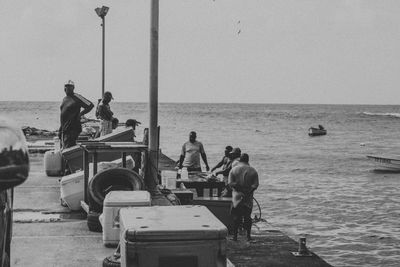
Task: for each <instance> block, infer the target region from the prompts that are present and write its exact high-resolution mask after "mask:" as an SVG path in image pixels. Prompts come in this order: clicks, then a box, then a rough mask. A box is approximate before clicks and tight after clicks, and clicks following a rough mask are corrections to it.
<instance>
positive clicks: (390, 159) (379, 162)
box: [367, 155, 400, 171]
mask: <svg viewBox="0 0 400 267" xmlns="http://www.w3.org/2000/svg"><path fill="white" fill-rule="evenodd" d="M367 158H368V159H370V160H372V161H373V162H374V163H375V167H376V169H377V170H388V171H400V156H393V155H392V156H386V155H384V156H377V155H367Z"/></svg>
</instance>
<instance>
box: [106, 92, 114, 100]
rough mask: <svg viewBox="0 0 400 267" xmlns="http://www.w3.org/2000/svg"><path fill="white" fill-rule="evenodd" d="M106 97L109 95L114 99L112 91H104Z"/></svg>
mask: <svg viewBox="0 0 400 267" xmlns="http://www.w3.org/2000/svg"><path fill="white" fill-rule="evenodd" d="M104 97H109V98H110V99H114V98H113V96H112V94H111V92H110V91H106V92H104Z"/></svg>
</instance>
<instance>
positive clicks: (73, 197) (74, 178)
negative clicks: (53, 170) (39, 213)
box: [60, 156, 135, 210]
mask: <svg viewBox="0 0 400 267" xmlns="http://www.w3.org/2000/svg"><path fill="white" fill-rule="evenodd" d="M97 167H98V168H97V169H98V171H99V172H100V171H102V170H106V169H110V168H116V167H122V159H117V160H114V161H111V162H99V163H98V164H97ZM126 167H127V168H128V169H133V168H134V167H135V161H134V160H133V158H132V157H131V156H127V157H126ZM83 176H84V175H83V171H79V172H76V173H73V174H70V175H66V176H63V177H62V178H61V181H60V194H61V199H62V200H64V202H65V203H66V204H67V205H68V207H69V208H70V209H71V210H80V209H81V200H83V198H84V195H83V190H84V177H83ZM91 178H93V164H92V163H90V164H89V180H90V179H91Z"/></svg>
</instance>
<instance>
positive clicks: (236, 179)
mask: <svg viewBox="0 0 400 267" xmlns="http://www.w3.org/2000/svg"><path fill="white" fill-rule="evenodd" d="M228 183H229V184H230V185H233V187H234V188H235V190H236V191H238V192H241V193H243V194H244V197H243V200H242V205H245V206H247V207H249V208H252V207H253V189H257V188H258V185H259V181H258V173H257V171H256V170H255V169H254V168H253V167H251V166H250V165H248V164H246V163H243V162H239V163H238V164H237V165H236V166H235V167H233V168H232V170H231V172H230V173H229V178H228Z"/></svg>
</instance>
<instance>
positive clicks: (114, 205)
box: [100, 191, 151, 246]
mask: <svg viewBox="0 0 400 267" xmlns="http://www.w3.org/2000/svg"><path fill="white" fill-rule="evenodd" d="M145 206H151V197H150V193H149V192H147V191H111V192H110V193H108V194H107V195H106V197H105V198H104V202H103V214H102V215H101V217H102V219H101V220H100V222H101V225H102V226H103V243H104V245H106V246H113V245H118V243H119V236H120V233H119V216H118V213H119V210H120V209H121V208H123V207H145Z"/></svg>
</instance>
